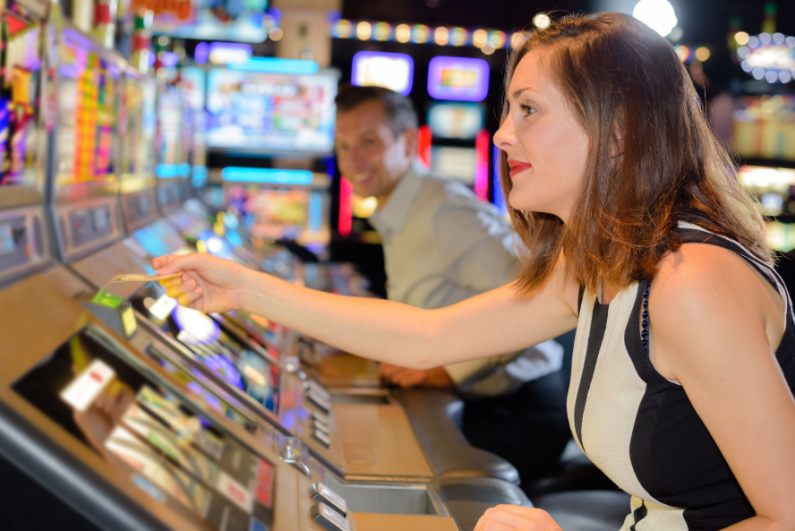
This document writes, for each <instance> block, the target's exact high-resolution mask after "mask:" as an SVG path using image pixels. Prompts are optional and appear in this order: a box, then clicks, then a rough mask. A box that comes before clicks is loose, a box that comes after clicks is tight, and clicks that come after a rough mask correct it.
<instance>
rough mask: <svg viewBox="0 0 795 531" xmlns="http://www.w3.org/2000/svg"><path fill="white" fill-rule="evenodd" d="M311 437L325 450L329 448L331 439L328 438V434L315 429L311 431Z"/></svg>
mask: <svg viewBox="0 0 795 531" xmlns="http://www.w3.org/2000/svg"><path fill="white" fill-rule="evenodd" d="M312 437H313V438H314V439H315V440H316V441H318V442H320V443H321V444H322V445H323V446H325V447H326V448H330V447H331V437H329V435H328V433H326V432H324V431H323V430H319V429H317V428H315V429H314V430H312Z"/></svg>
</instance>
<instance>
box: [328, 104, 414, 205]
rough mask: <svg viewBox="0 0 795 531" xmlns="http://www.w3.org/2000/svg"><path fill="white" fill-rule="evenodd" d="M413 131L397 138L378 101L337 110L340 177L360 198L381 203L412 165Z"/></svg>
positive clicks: (336, 144)
mask: <svg viewBox="0 0 795 531" xmlns="http://www.w3.org/2000/svg"><path fill="white" fill-rule="evenodd" d="M415 137H416V131H415V130H412V129H409V130H407V131H405V132H403V133H402V134H400V135H398V136H397V138H396V137H395V135H394V134H393V133H392V129H390V127H389V125H388V124H387V122H386V120H385V116H384V105H383V104H382V103H381V102H380V101H378V100H371V101H365V102H363V103H361V104H360V105H358V106H357V107H354V108H353V109H352V110H350V111H345V112H338V113H337V125H336V129H335V132H334V144H335V147H336V150H337V164H338V165H339V167H340V172H341V173H342V176H343V177H345V178H346V179H348V180H349V181H350V182H351V184H353V191H354V193H355V194H356V195H358V196H359V197H370V196H373V197H375V198H376V199H377V200H378V205H379V207H380V206H383V204H384V203H385V202H386V200H387V198H388V197H389V194H391V193H392V190H393V189H394V188H395V185H396V184H397V182H398V180H399V179H400V177H401V176H402V175H403V174H404V173H406V171H408V169H409V168H410V166H411V163H412V158H413V150H414V145H413V142H414V138H415Z"/></svg>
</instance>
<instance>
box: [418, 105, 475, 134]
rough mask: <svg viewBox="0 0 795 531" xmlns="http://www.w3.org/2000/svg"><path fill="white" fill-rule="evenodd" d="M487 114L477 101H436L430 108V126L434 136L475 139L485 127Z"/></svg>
mask: <svg viewBox="0 0 795 531" xmlns="http://www.w3.org/2000/svg"><path fill="white" fill-rule="evenodd" d="M485 114H486V113H485V111H484V109H483V107H482V106H481V105H479V104H476V103H446V102H445V103H442V102H436V103H433V104H431V106H430V108H429V109H428V126H429V127H430V128H431V132H432V133H433V136H434V137H439V138H451V139H457V140H474V139H475V137H476V136H477V134H478V131H480V130H481V129H483V126H484V123H485V118H486V116H485Z"/></svg>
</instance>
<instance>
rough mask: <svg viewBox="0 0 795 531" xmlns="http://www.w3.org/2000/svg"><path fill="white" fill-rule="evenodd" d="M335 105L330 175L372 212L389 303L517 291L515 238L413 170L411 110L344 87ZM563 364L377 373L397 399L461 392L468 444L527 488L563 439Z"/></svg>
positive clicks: (488, 212) (551, 345)
mask: <svg viewBox="0 0 795 531" xmlns="http://www.w3.org/2000/svg"><path fill="white" fill-rule="evenodd" d="M336 104H337V123H336V130H335V146H336V151H337V163H338V164H339V168H340V171H341V173H342V175H343V176H344V177H345V178H347V179H348V180H349V181H350V182H351V183H352V185H353V190H354V193H355V194H356V195H358V196H360V197H371V196H372V197H375V199H376V201H377V205H378V206H377V209H376V212H375V213H374V214H373V215H372V216H371V217H370V220H369V221H370V224H371V225H373V227H374V228H375V229H376V231H377V232H378V233H379V235H380V237H381V241H382V245H383V250H384V259H385V267H386V274H387V296H388V298H389V299H391V300H395V301H400V302H404V303H406V304H410V305H413V306H418V307H422V308H441V307H444V306H449V305H451V304H454V303H457V302H459V301H462V300H464V299H467V298H469V297H472V296H474V295H477V294H479V293H483V292H485V291H488V290H491V289H494V288H497V287H499V286H502V285H505V284H508V283H510V282H512V281H513V280H515V279H516V277H517V276H518V274H519V263H518V260H517V259H516V256H515V250H514V240H513V232H512V230H511V227H510V226H509V225H508V223H507V222H506V221H505V220H504V219H503V218H502V217H501V216H500V215H499V214H498V213H497V212H496V210H495V209H494V207H493V206H492V205H491V204H489V203H487V202H484V201H481V200H479V199H478V198H477V197H475V195H474V194H473V193H472V191H471V190H469V189H468V188H467V187H466V186H464V185H463V184H462V183H458V182H454V181H448V180H443V179H439V178H436V177H433V176H430V175H426V174H424V173H423V172H422V171H420V170H419V165H418V164H417V134H418V123H417V114H416V112H415V110H414V108H413V105H412V104H411V101H410V100H409V99H408V98H406V97H405V96H402V95H400V94H397V93H395V92H393V91H390V90H388V89H385V88H381V87H355V86H345V87H343V88H341V90H340V92H339V94H338V96H337V99H336ZM561 358H562V348H561V347H560V345H558V344H557V343H555V342H554V341H548V342H545V343H542V344H541V345H538V346H536V347H534V348H530V349H527V350H526V351H523V352H521V353H509V354H504V355H501V356H495V357H493V358H488V359H485V360H475V361H471V362H465V363H457V364H453V365H447V366H444V367H437V368H434V369H430V370H415V369H408V368H404V367H398V366H394V365H389V364H382V366H381V375H382V377H383V378H384V379H385V380H386V381H387V382H389V383H393V384H395V385H399V386H401V387H413V386H427V387H445V388H451V389H452V388H455V389H457V390H458V392H460V393H461V394H462V396H464V397H465V406H464V413H463V421H462V423H463V426H462V430H463V432H464V435H465V436H466V437H467V439H468V440H469V442H470V443H471V444H473V445H474V446H477V447H480V448H483V449H485V450H488V451H491V452H493V453H495V454H497V455H499V456H501V457H503V458H504V459H506V460H508V461H510V462H511V463H512V464H513V465H514V466H515V467H516V468H517V469H518V470H519V474H520V477H521V478H522V480H523V481H525V482H526V481H528V480H529V479H530V478H532V477H533V476H534V475H536V474H538V473H539V472H543V471H544V470H545V469H547V468H551V467H553V466H554V465H555V463H556V462H557V458H558V457H559V455H560V453H561V451H562V450H563V447H564V446H565V444H566V442H567V441H568V439H569V437H570V432H569V428H568V422H567V417H566V411H565V391H564V387H563V381H562V379H561V375H560V366H561Z"/></svg>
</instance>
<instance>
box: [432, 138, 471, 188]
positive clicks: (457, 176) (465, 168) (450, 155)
mask: <svg viewBox="0 0 795 531" xmlns="http://www.w3.org/2000/svg"><path fill="white" fill-rule="evenodd" d="M476 162H477V152H476V151H475V148H468V147H455V146H432V147H431V168H432V169H433V171H434V173H435V174H437V175H439V176H440V177H445V178H447V179H454V180H457V181H461V182H463V183H465V184H468V185H473V184H475V166H476Z"/></svg>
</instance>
